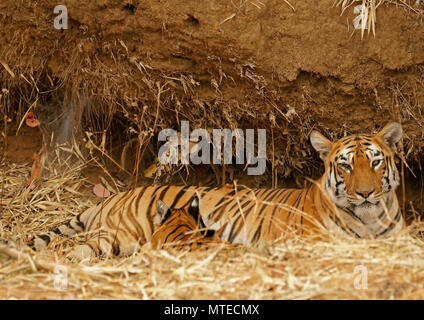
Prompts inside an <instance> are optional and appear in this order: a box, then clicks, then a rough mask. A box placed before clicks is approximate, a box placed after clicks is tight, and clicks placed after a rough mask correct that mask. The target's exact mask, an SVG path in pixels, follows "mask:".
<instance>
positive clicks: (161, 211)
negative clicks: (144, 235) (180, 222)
mask: <svg viewBox="0 0 424 320" xmlns="http://www.w3.org/2000/svg"><path fill="white" fill-rule="evenodd" d="M156 211H157V215H156V216H155V218H154V221H153V222H154V223H155V224H160V223H161V222H162V221H163V220H164V218H165V217H169V215H170V214H171V211H170V210H169V208H168V206H167V205H166V204H165V203H164V202H163V201H162V200H158V203H157V208H156Z"/></svg>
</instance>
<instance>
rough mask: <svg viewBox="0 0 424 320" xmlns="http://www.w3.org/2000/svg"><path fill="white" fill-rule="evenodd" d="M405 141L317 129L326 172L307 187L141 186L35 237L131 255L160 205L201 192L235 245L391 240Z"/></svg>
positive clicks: (389, 131)
mask: <svg viewBox="0 0 424 320" xmlns="http://www.w3.org/2000/svg"><path fill="white" fill-rule="evenodd" d="M401 136H402V129H401V126H400V125H399V124H397V123H392V124H389V125H387V126H386V127H384V128H383V129H382V130H381V131H380V132H379V133H378V134H376V135H375V136H371V135H352V136H348V137H345V138H342V139H340V140H338V141H336V142H330V141H329V140H327V139H326V138H325V137H324V136H322V135H321V134H320V133H318V132H316V131H314V132H312V133H311V143H312V146H313V147H314V148H315V149H316V150H317V151H318V152H319V153H320V157H321V158H322V160H323V161H324V164H325V172H324V174H323V176H322V177H321V178H320V179H319V180H318V181H316V182H314V183H312V184H311V186H310V187H308V188H306V189H266V188H264V189H249V188H246V187H242V186H226V187H223V188H206V187H200V188H196V187H189V186H149V187H140V188H136V189H132V190H129V191H127V192H123V193H119V194H116V195H114V196H112V197H110V198H108V199H106V200H105V201H104V202H103V203H100V204H98V205H97V206H94V207H93V208H90V209H88V210H87V211H85V212H83V213H81V214H79V215H78V216H76V217H75V218H74V219H73V220H71V221H70V223H68V225H66V226H61V227H59V228H57V229H56V230H54V231H52V232H50V233H49V234H46V235H43V236H41V237H39V238H36V239H35V242H34V245H35V247H36V248H41V247H44V246H46V244H47V243H48V242H49V241H50V240H51V239H52V238H54V237H55V236H56V235H57V234H65V235H72V234H75V233H76V232H80V231H83V230H84V231H94V230H98V231H96V232H94V233H91V234H92V236H91V238H90V239H88V240H87V241H86V242H85V244H83V245H80V246H78V247H77V248H75V250H74V253H75V255H77V256H78V257H86V256H90V255H93V254H97V255H99V254H105V255H108V254H110V253H114V254H131V253H133V252H134V250H136V249H137V248H138V247H139V246H140V245H143V244H144V243H146V242H148V241H150V240H151V238H152V234H153V233H154V231H155V230H157V228H158V227H159V226H158V225H157V224H155V223H154V222H155V221H157V215H158V213H157V210H156V205H157V202H158V200H161V201H163V202H164V203H165V204H166V205H167V206H168V207H169V208H183V207H186V206H188V205H189V204H190V201H191V200H192V198H193V196H194V195H195V194H198V196H199V198H200V215H201V217H202V220H203V222H204V224H205V225H206V227H207V228H210V229H214V230H218V229H219V230H220V232H219V234H220V238H221V239H222V240H225V241H228V242H231V243H241V244H245V245H248V244H252V243H272V242H275V241H278V240H284V239H285V238H287V237H289V236H291V235H293V234H300V235H319V233H320V231H323V230H326V231H329V232H331V233H336V234H341V235H344V236H353V237H356V238H373V237H380V236H389V235H391V234H394V233H396V232H397V231H399V230H400V229H401V228H402V226H403V219H402V216H401V214H400V210H399V204H398V200H397V197H396V194H395V189H396V188H397V186H398V185H399V175H398V171H397V169H396V166H395V163H394V152H393V150H394V148H395V144H396V143H397V142H398V141H399V140H400V138H401Z"/></svg>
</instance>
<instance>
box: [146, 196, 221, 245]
mask: <svg viewBox="0 0 424 320" xmlns="http://www.w3.org/2000/svg"><path fill="white" fill-rule="evenodd" d="M155 222H156V223H157V224H159V225H160V227H159V228H158V229H157V230H156V231H155V232H154V233H153V235H152V239H151V241H150V242H151V246H152V248H154V249H160V248H163V247H166V246H168V247H169V246H171V247H178V248H182V247H184V248H186V247H188V248H189V249H196V248H198V247H206V248H207V246H208V245H212V244H219V243H222V241H220V239H219V237H218V233H217V232H215V230H213V229H206V227H205V224H204V223H203V220H202V218H201V216H200V214H199V198H198V197H197V195H195V196H194V197H193V199H192V200H191V203H190V206H189V207H188V208H179V209H174V208H171V209H170V208H168V206H167V205H166V204H165V203H164V202H163V201H161V200H158V202H157V215H156V221H155Z"/></svg>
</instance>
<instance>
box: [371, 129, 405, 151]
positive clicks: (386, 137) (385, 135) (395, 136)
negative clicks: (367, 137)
mask: <svg viewBox="0 0 424 320" xmlns="http://www.w3.org/2000/svg"><path fill="white" fill-rule="evenodd" d="M402 135H403V130H402V126H401V125H400V123H398V122H391V123H388V124H386V125H385V127H384V128H383V129H381V131H380V132H379V133H377V134H376V137H379V138H380V139H381V140H382V141H383V142H384V143H385V144H386V145H387V146H388V147H389V148H390V149H394V148H395V146H396V143H398V142H399V141H400V139H401V138H402Z"/></svg>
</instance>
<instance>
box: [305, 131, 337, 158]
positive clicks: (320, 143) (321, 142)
mask: <svg viewBox="0 0 424 320" xmlns="http://www.w3.org/2000/svg"><path fill="white" fill-rule="evenodd" d="M310 139H311V144H312V147H314V149H315V150H316V151H318V153H319V156H320V158H321V159H322V160H323V161H325V160H326V159H327V157H328V154H329V153H330V150H331V147H332V146H333V143H332V142H331V141H330V140H328V139H327V138H326V137H324V136H323V135H322V134H321V133H319V132H318V131H316V130H313V131H312V132H311V135H310Z"/></svg>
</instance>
